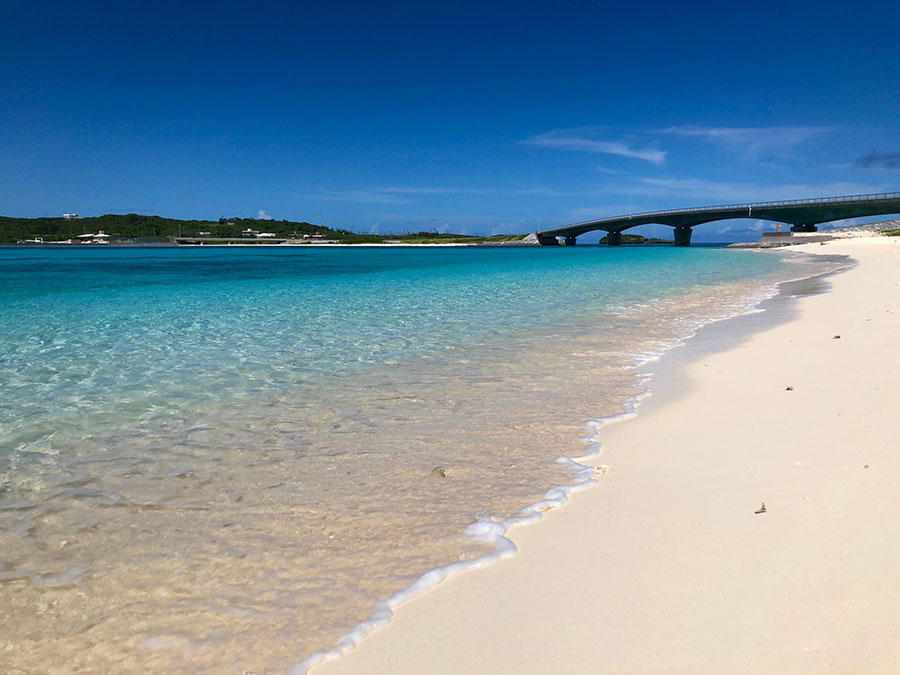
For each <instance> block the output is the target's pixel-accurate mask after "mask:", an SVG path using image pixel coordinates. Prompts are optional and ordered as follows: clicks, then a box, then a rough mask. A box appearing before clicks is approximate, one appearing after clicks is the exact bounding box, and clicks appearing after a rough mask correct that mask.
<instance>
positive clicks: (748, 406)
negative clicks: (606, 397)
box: [313, 238, 900, 675]
mask: <svg viewBox="0 0 900 675" xmlns="http://www.w3.org/2000/svg"><path fill="white" fill-rule="evenodd" d="M896 243H897V242H896V241H892V240H890V239H886V238H871V239H869V238H867V239H853V240H848V239H844V240H837V241H832V242H829V243H828V244H827V245H826V246H825V247H823V248H820V247H819V246H814V247H809V246H808V245H807V246H803V247H800V248H799V249H797V250H805V251H806V252H809V253H813V254H821V253H826V254H848V255H851V256H853V258H855V259H856V260H858V261H859V264H858V265H857V267H854V268H853V269H851V270H850V271H848V272H845V273H843V274H840V275H837V276H832V277H831V278H830V280H829V282H830V285H831V287H832V288H831V290H830V291H829V292H828V293H824V294H821V295H816V296H812V297H805V298H802V299H800V300H798V301H797V302H796V303H793V302H792V303H787V305H788V306H789V310H788V311H790V312H792V313H793V312H796V313H797V315H798V318H789V320H788V321H787V322H783V323H779V324H778V325H776V326H774V327H767V328H764V329H763V330H762V331H761V332H758V333H754V334H752V335H750V336H749V337H747V336H746V335H745V334H743V333H741V334H740V335H737V334H735V333H734V332H733V331H732V333H731V334H727V333H728V329H727V328H722V326H721V325H720V326H719V327H718V328H716V329H715V330H713V331H708V330H705V331H702V332H701V335H700V336H698V338H697V339H695V340H693V341H692V343H691V344H690V345H688V348H687V349H685V350H673V352H671V354H672V356H671V358H666V359H664V363H661V364H659V367H657V366H656V364H655V365H654V370H655V371H656V372H657V377H656V378H654V380H653V381H652V382H651V384H650V391H651V393H652V396H651V397H649V398H648V399H646V400H644V401H643V402H641V403H640V405H639V414H638V416H637V418H636V419H635V420H633V421H630V422H628V423H622V424H612V425H607V426H604V428H603V429H601V430H600V432H599V434H598V436H599V440H600V441H602V443H603V446H604V447H603V450H602V454H601V457H600V458H595V459H594V462H596V463H597V464H599V463H600V462H603V464H604V465H606V466H609V467H610V468H611V470H610V472H609V473H608V475H604V476H601V477H600V486H599V487H598V489H596V490H589V491H582V492H579V493H578V494H577V495H574V496H573V497H572V499H571V502H570V504H569V505H568V506H566V508H563V509H557V510H553V511H550V512H548V513H546V514H544V516H545V517H544V518H543V520H542V521H541V522H540V523H538V524H535V525H533V526H532V527H529V528H518V527H514V528H512V529H511V531H510V533H509V536H510V538H511V539H512V540H513V541H514V542H515V544H516V546H517V547H518V549H519V555H517V556H515V557H511V558H507V559H505V560H502V561H500V562H498V563H497V564H495V565H492V566H490V567H489V568H487V569H485V570H482V571H481V572H479V573H478V574H467V575H461V576H456V577H454V578H451V579H448V580H447V581H445V582H444V583H443V584H441V585H440V586H439V587H437V588H435V589H433V590H432V591H431V592H429V593H428V597H427V600H425V599H422V600H420V601H417V602H410V603H408V604H405V605H404V606H403V607H402V608H400V609H399V611H397V613H396V615H395V616H394V618H393V621H392V624H391V626H390V628H389V629H387V630H384V629H381V630H377V631H376V632H375V633H374V634H373V635H372V636H370V637H369V638H367V639H366V640H364V641H363V642H362V643H361V644H360V646H359V647H358V648H357V649H355V650H353V651H352V652H350V653H348V654H347V655H345V656H344V657H342V658H341V659H338V660H333V661H328V662H326V663H323V664H322V665H320V666H317V667H316V668H315V669H314V670H313V672H314V673H315V674H316V675H318V674H319V673H361V672H392V673H406V672H408V673H413V672H429V673H442V672H447V673H450V672H545V671H548V672H573V673H574V672H579V673H580V672H642V673H643V672H692V673H693V672H875V671H881V672H888V671H893V670H895V669H896V667H897V662H898V659H900V648H898V647H897V646H896V631H894V630H892V626H894V625H897V623H898V622H897V618H898V616H897V614H898V611H897V610H895V609H893V608H894V607H897V606H898V603H897V600H898V599H900V598H898V597H897V596H898V595H900V592H898V591H897V590H896V589H898V588H900V586H898V585H897V583H896V581H898V580H900V573H898V572H897V571H895V570H893V569H892V567H894V565H893V562H894V561H896V558H897V554H898V552H900V536H898V535H896V534H894V533H893V532H891V531H890V529H889V526H888V525H887V523H885V522H884V521H885V519H886V518H887V517H888V516H887V514H889V513H891V512H893V511H895V510H896V506H895V504H896V497H893V495H892V494H891V489H892V485H891V476H892V475H893V470H894V469H896V468H897V464H898V463H900V462H898V461H897V460H895V459H894V458H893V457H892V456H891V455H890V452H889V443H888V442H887V438H888V431H889V429H888V427H889V420H890V419H891V402H892V401H895V400H897V396H898V395H900V388H898V386H897V384H896V383H894V382H893V381H892V374H891V367H890V365H889V364H890V357H891V354H890V336H893V335H896V334H897V332H898V320H897V319H895V318H894V317H895V315H896V316H900V307H898V306H897V305H898V304H900V303H898V302H897V294H896V291H894V292H893V295H892V294H891V290H892V289H896V283H897V282H895V281H894V280H893V277H892V270H893V269H894V268H895V267H896V262H897V259H898V258H900V248H898V247H897V246H896ZM893 312H896V314H895V313H893ZM863 315H866V316H863ZM866 319H869V320H868V321H866ZM726 323H729V322H726ZM723 332H724V333H726V335H724V336H723ZM712 333H718V334H719V335H718V336H713V339H712V340H711V342H709V343H708V344H704V342H705V341H707V336H709V335H711V334H712ZM826 333H827V335H826ZM835 334H841V339H835V338H834V335H835ZM723 346H724V347H725V350H724V351H722V348H723ZM823 364H827V365H828V367H823ZM885 364H888V365H885ZM663 371H665V376H664V377H660V376H659V374H660V372H663ZM787 386H792V387H793V389H792V390H787V389H786V387H787ZM723 392H727V395H726V396H723V395H722V394H723ZM853 448H862V449H861V450H860V451H859V453H860V454H858V455H854V454H852V453H851V452H848V450H852V449H853ZM867 464H868V465H869V467H870V468H864V467H865V465H867ZM761 501H764V502H766V504H767V506H768V509H767V511H766V513H762V514H755V513H754V510H757V509H759V506H760V502H761Z"/></svg>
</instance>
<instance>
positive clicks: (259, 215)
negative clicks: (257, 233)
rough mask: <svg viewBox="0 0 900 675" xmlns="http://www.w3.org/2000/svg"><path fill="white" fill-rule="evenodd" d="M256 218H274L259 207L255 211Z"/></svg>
mask: <svg viewBox="0 0 900 675" xmlns="http://www.w3.org/2000/svg"><path fill="white" fill-rule="evenodd" d="M256 218H257V219H258V220H275V219H274V218H273V217H272V216H270V215H269V214H268V213H266V212H265V211H264V210H263V209H260V210H259V211H257V212H256Z"/></svg>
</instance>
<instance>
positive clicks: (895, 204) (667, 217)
mask: <svg viewBox="0 0 900 675" xmlns="http://www.w3.org/2000/svg"><path fill="white" fill-rule="evenodd" d="M895 213H900V192H881V193H877V194H870V195H849V196H846V197H823V198H821V199H795V200H792V201H784V202H757V203H755V204H731V205H728V206H704V207H701V208H692V209H671V210H669V211H649V212H647V213H634V214H631V215H627V216H616V217H614V218H601V219H599V220H588V221H585V222H583V223H575V224H574V225H566V226H564V227H556V228H553V229H551V230H541V231H539V232H536V233H535V234H537V238H538V241H539V242H540V243H541V244H543V245H545V246H556V245H558V244H559V243H560V242H559V239H557V237H561V238H562V239H563V241H564V243H565V245H566V246H574V245H575V238H576V237H578V236H579V235H581V234H584V233H585V232H592V231H594V230H605V231H606V232H607V233H608V234H607V242H608V243H609V245H610V246H618V245H619V244H621V243H622V232H624V231H625V230H627V229H629V228H631V227H637V226H638V225H649V224H651V223H654V224H660V225H670V226H671V227H673V228H674V229H675V245H676V246H690V245H691V234H692V233H693V228H694V226H695V225H700V224H702V223H709V222H712V221H715V220H729V219H733V218H757V219H760V220H772V221H775V222H782V223H789V224H790V225H791V226H792V227H791V231H792V232H815V231H816V230H817V229H818V228H817V227H816V226H817V225H818V224H820V223H828V222H831V221H833V220H843V219H844V218H861V217H863V216H881V215H887V214H895Z"/></svg>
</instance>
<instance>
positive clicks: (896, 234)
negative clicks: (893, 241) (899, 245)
mask: <svg viewBox="0 0 900 675" xmlns="http://www.w3.org/2000/svg"><path fill="white" fill-rule="evenodd" d="M881 234H883V235H884V236H885V237H900V230H885V231H884V232H882V233H881Z"/></svg>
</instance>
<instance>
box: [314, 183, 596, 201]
mask: <svg viewBox="0 0 900 675" xmlns="http://www.w3.org/2000/svg"><path fill="white" fill-rule="evenodd" d="M430 195H476V196H477V195H488V196H489V195H501V196H538V197H574V196H579V195H583V193H580V192H570V191H561V190H556V189H555V188H550V187H545V186H535V187H523V188H500V187H490V188H473V187H432V186H415V185H388V186H382V187H372V188H362V189H349V190H328V189H324V188H322V189H317V190H313V191H312V192H306V193H303V194H300V195H298V196H299V197H300V198H302V199H312V200H317V201H335V202H357V203H362V204H408V203H410V202H411V201H412V198H414V197H420V196H430Z"/></svg>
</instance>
